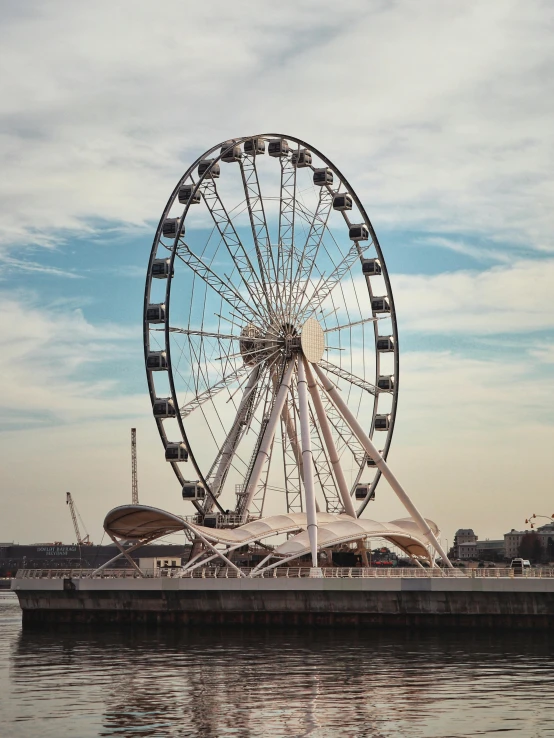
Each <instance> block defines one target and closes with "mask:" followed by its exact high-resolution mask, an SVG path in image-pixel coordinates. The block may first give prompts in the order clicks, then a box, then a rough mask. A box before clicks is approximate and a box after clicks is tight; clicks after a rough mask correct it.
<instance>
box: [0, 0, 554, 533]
mask: <svg viewBox="0 0 554 738" xmlns="http://www.w3.org/2000/svg"><path fill="white" fill-rule="evenodd" d="M0 10H1V14H0V18H1V20H0V33H1V38H0V63H1V69H2V74H1V75H0V157H1V172H2V176H1V177H0V342H1V349H0V376H1V378H2V393H1V396H0V407H1V410H0V504H1V510H2V515H1V516H0V541H19V542H21V543H24V542H26V543H29V542H36V541H41V542H42V541H54V540H63V541H65V542H70V541H72V540H74V534H73V530H72V526H71V520H70V517H69V513H68V510H67V508H66V507H65V492H66V491H67V490H70V491H71V492H72V494H73V497H74V499H75V501H76V503H77V506H78V508H79V511H80V513H81V516H82V518H83V520H84V521H85V523H86V526H87V528H88V530H89V532H90V534H91V538H92V539H93V540H94V541H95V542H99V541H100V540H101V539H102V521H103V518H104V515H105V514H106V512H107V511H108V510H109V509H111V508H112V507H114V506H115V505H118V504H123V503H125V502H127V501H130V495H131V480H130V440H129V439H130V428H131V426H135V427H136V428H137V434H138V453H139V460H138V475H139V494H140V498H141V501H142V502H144V503H149V504H154V505H156V506H159V507H162V508H166V509H170V510H172V511H174V512H179V513H183V512H188V510H186V511H185V510H183V503H182V502H181V501H180V494H179V493H180V490H179V488H178V485H177V483H176V480H175V478H174V476H173V474H172V472H171V469H170V468H169V465H168V464H166V463H165V461H164V459H163V447H162V445H161V443H160V440H159V437H158V434H157V431H156V428H155V424H154V422H153V420H152V417H151V406H150V400H149V397H148V393H147V387H146V379H145V374H144V366H143V355H142V352H143V348H142V300H143V290H144V279H145V273H146V267H147V263H148V257H149V251H150V246H151V242H152V238H153V236H154V232H155V228H156V224H157V222H158V220H159V217H160V214H161V212H162V210H163V207H164V205H165V202H166V200H167V198H168V196H169V194H170V193H171V191H172V190H173V188H174V186H175V184H176V182H177V181H178V179H179V178H180V177H181V175H182V174H183V172H184V171H185V170H186V169H187V168H188V166H189V164H190V163H191V162H192V161H194V160H195V159H196V158H197V157H198V156H199V155H200V154H201V153H202V152H203V151H205V150H206V149H208V148H209V147H211V146H212V145H214V144H216V143H217V142H218V141H222V140H226V139H228V138H231V137H240V136H246V135H249V134H255V133H264V132H269V131H277V132H282V133H285V134H286V133H289V134H290V135H294V136H296V137H298V138H301V139H303V140H305V141H308V142H310V143H311V144H312V145H313V146H314V147H316V148H318V149H319V150H321V151H323V152H324V153H325V154H326V155H327V156H328V157H329V158H330V159H331V160H332V161H333V162H334V163H335V164H336V166H337V167H338V168H339V169H340V170H341V171H343V172H344V174H345V175H346V177H347V178H348V180H349V181H350V183H351V185H352V186H353V187H354V189H355V190H356V192H357V193H358V195H359V197H360V199H361V200H362V202H363V203H364V205H365V208H366V210H367V212H368V214H369V217H370V219H371V221H372V223H373V226H374V228H375V230H376V232H377V235H378V237H379V240H380V243H381V247H382V249H383V252H384V255H385V259H386V262H387V265H388V268H389V271H390V273H391V280H392V289H393V293H394V297H395V303H396V308H397V314H398V321H399V332H400V333H399V335H400V351H401V358H400V366H401V373H400V377H401V391H400V399H399V410H398V417H397V425H396V429H395V434H394V440H393V444H392V448H391V454H390V456H389V461H390V464H391V467H392V468H393V469H394V471H395V473H396V475H397V476H398V478H399V479H400V480H401V481H402V483H403V485H404V487H405V488H406V490H407V491H408V492H409V493H410V495H412V497H413V499H414V501H415V502H416V504H417V505H418V507H419V508H420V509H421V511H422V512H423V513H424V514H425V515H426V516H427V517H431V518H433V519H434V520H436V521H437V523H438V524H439V526H440V528H441V530H442V536H443V541H446V542H449V543H450V544H451V543H452V539H453V535H454V532H455V530H456V529H457V528H459V527H463V528H466V527H472V528H474V530H475V532H476V533H477V534H478V535H479V537H480V538H481V539H485V538H499V537H501V536H502V535H503V534H504V533H505V532H507V531H509V530H510V529H512V528H516V529H522V528H524V527H525V518H527V517H528V516H529V515H530V514H532V513H534V512H535V513H537V514H544V515H551V514H552V513H554V494H553V492H554V471H553V449H554V432H553V430H554V299H553V293H554V209H553V208H552V202H553V199H554V135H553V130H554V94H553V92H554V90H553V82H552V80H553V79H554V44H552V38H553V35H552V34H553V31H554V5H553V4H552V3H551V2H549V1H548V0H544V1H540V0H523V1H519V0H490V2H487V3H483V2H479V1H475V0H463V1H462V0H422V1H421V2H418V3H415V2H412V1H411V0H390V1H389V2H385V0H382V1H381V0H361V1H358V0H343V1H342V2H340V3H337V2H328V1H327V0H295V2H289V0H282V2H280V3H279V4H278V5H275V3H269V2H266V1H265V0H258V2H256V3H255V4H254V3H251V2H244V1H242V2H241V1H240V0H239V1H238V2H237V1H236V2H234V3H225V2H220V1H219V0H214V1H212V2H206V3H192V2H187V1H185V2H183V1H182V0H180V1H179V2H174V1H173V0H164V2H161V3H151V2H147V1H146V0H133V2H131V1H130V0H120V2H118V3H113V2H106V1H105V0H96V2H95V3H89V4H83V3H75V2H70V1H68V0H61V1H60V0H50V2H49V3H46V4H45V3H42V2H35V1H33V0H28V2H25V3H12V2H9V1H8V0H0ZM400 513H401V510H400V508H399V506H398V503H397V502H396V500H395V499H394V496H393V495H392V493H391V491H390V490H388V489H387V488H386V485H385V484H384V483H381V484H380V486H379V488H378V492H377V500H376V502H375V503H372V507H371V517H375V518H377V519H380V520H390V519H393V518H394V517H398V515H399V514H400ZM366 515H367V514H366ZM543 522H546V521H543Z"/></svg>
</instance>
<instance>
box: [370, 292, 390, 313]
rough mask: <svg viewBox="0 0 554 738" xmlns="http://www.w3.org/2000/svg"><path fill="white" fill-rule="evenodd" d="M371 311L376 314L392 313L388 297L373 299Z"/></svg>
mask: <svg viewBox="0 0 554 738" xmlns="http://www.w3.org/2000/svg"><path fill="white" fill-rule="evenodd" d="M371 309H372V310H373V312H374V313H390V304H389V300H388V297H387V296H386V295H385V296H384V297H372V298H371Z"/></svg>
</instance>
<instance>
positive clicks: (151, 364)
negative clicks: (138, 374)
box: [146, 351, 167, 372]
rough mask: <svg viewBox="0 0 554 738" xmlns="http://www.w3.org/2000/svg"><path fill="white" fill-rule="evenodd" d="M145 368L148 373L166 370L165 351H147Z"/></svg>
mask: <svg viewBox="0 0 554 738" xmlns="http://www.w3.org/2000/svg"><path fill="white" fill-rule="evenodd" d="M146 368H147V369H148V371H150V372H161V371H164V370H165V369H167V354H166V353H165V351H149V352H148V356H147V358H146Z"/></svg>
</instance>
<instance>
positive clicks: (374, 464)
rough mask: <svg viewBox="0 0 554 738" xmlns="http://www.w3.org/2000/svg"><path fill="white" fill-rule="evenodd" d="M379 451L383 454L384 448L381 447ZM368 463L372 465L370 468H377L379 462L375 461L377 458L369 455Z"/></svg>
mask: <svg viewBox="0 0 554 738" xmlns="http://www.w3.org/2000/svg"><path fill="white" fill-rule="evenodd" d="M379 453H380V454H381V455H382V454H383V449H381V450H380V451H379ZM366 464H367V466H369V467H370V469H376V468H377V462H376V461H375V459H372V458H371V456H368V457H367V461H366Z"/></svg>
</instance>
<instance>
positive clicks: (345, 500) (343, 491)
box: [305, 361, 356, 518]
mask: <svg viewBox="0 0 554 738" xmlns="http://www.w3.org/2000/svg"><path fill="white" fill-rule="evenodd" d="M305 369H306V376H307V379H308V389H309V391H310V395H311V396H312V402H313V405H314V408H315V412H316V415H317V419H318V422H319V426H320V428H321V431H322V433H323V439H324V441H325V445H326V446H327V453H328V454H329V461H330V462H331V465H332V467H333V472H334V474H335V479H336V480H337V485H338V488H339V492H340V496H341V499H342V504H343V506H344V511H345V513H346V514H347V515H352V517H353V518H355V517H356V511H355V510H354V503H353V502H352V498H351V497H350V494H349V492H348V485H347V484H346V479H345V477H344V472H343V471H342V467H341V465H340V460H339V455H338V453H337V449H336V446H335V441H334V440H333V434H332V432H331V428H330V426H329V421H328V420H327V415H326V413H325V408H324V407H323V402H322V401H321V397H320V396H319V391H318V389H317V384H316V381H315V379H314V375H313V374H312V370H311V368H310V365H309V363H308V362H307V361H306V362H305Z"/></svg>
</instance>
